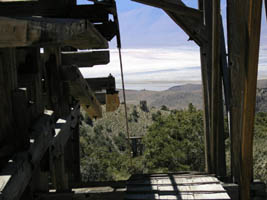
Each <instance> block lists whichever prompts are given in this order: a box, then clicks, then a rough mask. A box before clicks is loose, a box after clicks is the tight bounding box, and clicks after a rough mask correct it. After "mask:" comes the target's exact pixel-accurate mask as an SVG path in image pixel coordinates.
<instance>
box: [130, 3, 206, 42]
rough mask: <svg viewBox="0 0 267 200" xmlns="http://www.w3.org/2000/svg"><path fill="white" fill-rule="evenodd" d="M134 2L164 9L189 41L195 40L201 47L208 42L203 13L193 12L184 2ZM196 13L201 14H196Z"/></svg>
mask: <svg viewBox="0 0 267 200" xmlns="http://www.w3.org/2000/svg"><path fill="white" fill-rule="evenodd" d="M133 1H137V2H141V3H145V4H148V5H152V6H155V5H157V6H156V7H163V10H164V11H165V12H166V13H167V14H168V15H169V16H170V17H171V18H172V20H173V21H174V22H175V23H176V24H177V25H178V26H180V27H181V28H182V29H183V30H184V31H185V33H186V34H187V35H188V36H189V39H192V40H194V41H195V42H196V43H197V44H198V45H199V46H201V45H203V44H204V43H206V42H207V38H206V31H205V27H204V23H203V15H202V14H201V13H202V12H201V11H196V10H195V9H193V10H194V11H192V8H188V7H187V6H186V5H185V4H184V3H183V2H182V1H175V0H164V3H162V1H156V0H133ZM160 5H161V6H160ZM164 5H165V6H164ZM166 5H168V6H166ZM167 8H168V9H167ZM173 10H175V11H173ZM189 10H190V11H189ZM195 11H196V12H197V13H200V14H196V12H195ZM190 12H191V13H192V12H193V13H194V14H191V17H190V18H189V17H188V15H189V14H187V13H190ZM196 15H198V17H196ZM192 16H194V17H192Z"/></svg>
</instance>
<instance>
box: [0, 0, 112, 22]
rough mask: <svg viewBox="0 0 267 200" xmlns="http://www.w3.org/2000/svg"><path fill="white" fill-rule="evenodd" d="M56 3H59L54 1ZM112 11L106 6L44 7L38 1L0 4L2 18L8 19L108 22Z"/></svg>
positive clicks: (53, 5)
mask: <svg viewBox="0 0 267 200" xmlns="http://www.w3.org/2000/svg"><path fill="white" fill-rule="evenodd" d="M53 2H54V3H55V2H57V1H53ZM111 13H112V10H111V9H110V8H107V7H106V6H104V5H71V6H66V5H64V6H62V5H58V4H52V5H51V4H47V5H45V6H43V5H42V4H41V3H39V2H36V1H28V2H4V3H3V2H0V16H7V17H10V16H12V17H31V16H43V17H56V18H74V19H88V20H90V22H92V23H95V22H107V21H108V20H109V18H108V14H111Z"/></svg>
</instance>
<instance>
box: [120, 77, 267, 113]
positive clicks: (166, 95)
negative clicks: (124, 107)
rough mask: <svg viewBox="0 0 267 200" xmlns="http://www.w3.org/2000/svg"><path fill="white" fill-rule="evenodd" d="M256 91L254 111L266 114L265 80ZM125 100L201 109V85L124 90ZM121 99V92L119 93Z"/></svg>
mask: <svg viewBox="0 0 267 200" xmlns="http://www.w3.org/2000/svg"><path fill="white" fill-rule="evenodd" d="M257 87H258V89H257V102H256V111H257V112H258V111H264V112H267V80H259V81H258V86H257ZM126 98H127V103H128V104H135V105H137V104H139V103H140V101H142V100H146V101H147V104H148V105H149V106H154V107H156V108H159V107H161V106H162V105H165V106H167V107H168V108H171V109H183V108H186V107H187V106H188V104H189V103H193V105H194V106H196V107H197V108H199V109H201V108H202V106H203V103H202V102H203V101H202V85H200V84H186V85H179V86H174V87H171V88H169V89H168V90H164V91H149V90H126ZM120 99H121V102H122V101H123V100H122V99H123V98H122V92H120Z"/></svg>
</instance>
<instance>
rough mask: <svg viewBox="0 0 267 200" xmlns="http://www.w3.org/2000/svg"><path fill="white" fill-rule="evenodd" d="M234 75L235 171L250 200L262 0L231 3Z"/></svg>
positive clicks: (243, 193) (245, 197) (244, 198)
mask: <svg viewBox="0 0 267 200" xmlns="http://www.w3.org/2000/svg"><path fill="white" fill-rule="evenodd" d="M227 9H228V13H229V16H228V30H229V32H228V38H229V41H228V46H229V65H230V71H231V90H232V92H231V105H232V107H231V128H232V131H231V132H232V137H231V140H232V145H231V146H232V147H231V152H232V164H233V167H232V170H233V176H234V178H235V181H236V182H237V183H239V184H240V198H241V199H242V200H248V199H250V183H251V181H252V179H253V172H252V171H253V155H252V152H253V151H252V150H253V128H254V127H253V125H254V115H255V100H256V84H257V71H258V59H259V41H260V30H261V11H262V0H259V1H252V0H246V1H244V0H242V1H241V0H237V1H228V3H227Z"/></svg>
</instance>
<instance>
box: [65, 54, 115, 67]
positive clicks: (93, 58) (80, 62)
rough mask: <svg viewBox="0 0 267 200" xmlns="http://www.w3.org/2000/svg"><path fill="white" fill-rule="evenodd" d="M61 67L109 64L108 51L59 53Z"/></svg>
mask: <svg viewBox="0 0 267 200" xmlns="http://www.w3.org/2000/svg"><path fill="white" fill-rule="evenodd" d="M61 57H62V64H63V65H76V66H78V67H93V66H94V65H105V64H108V63H109V61H110V60H109V51H88V52H61Z"/></svg>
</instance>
